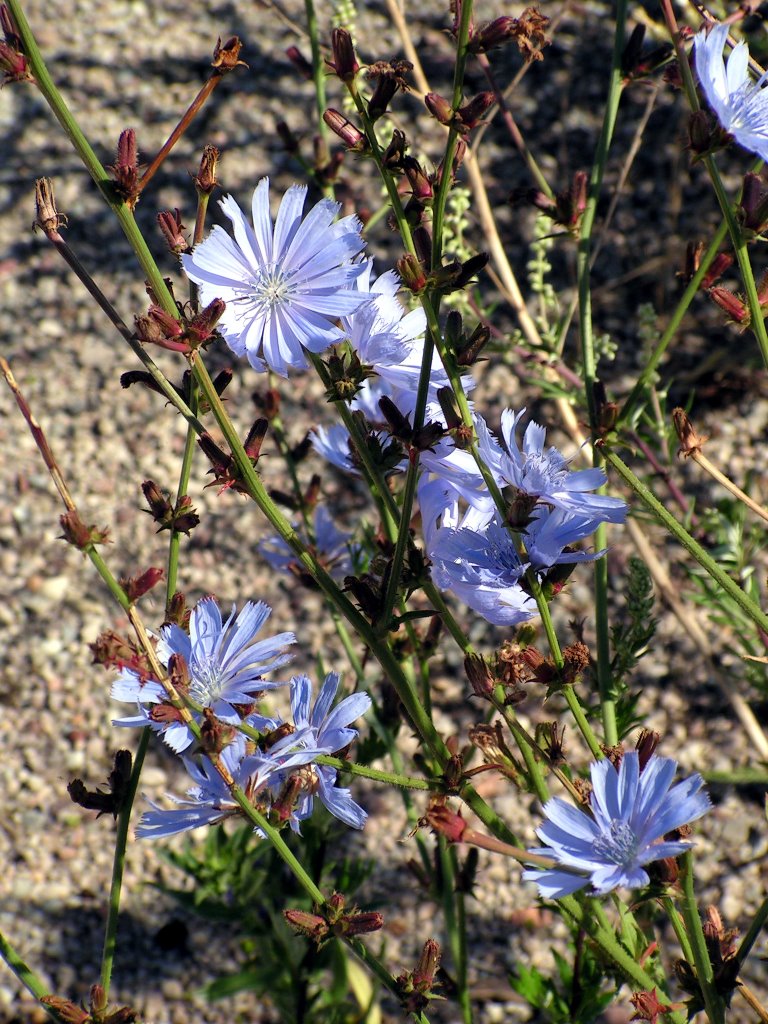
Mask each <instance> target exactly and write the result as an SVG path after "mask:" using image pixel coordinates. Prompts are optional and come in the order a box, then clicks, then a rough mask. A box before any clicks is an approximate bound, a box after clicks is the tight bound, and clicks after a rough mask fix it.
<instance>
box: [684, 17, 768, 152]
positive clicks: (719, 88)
mask: <svg viewBox="0 0 768 1024" xmlns="http://www.w3.org/2000/svg"><path fill="white" fill-rule="evenodd" d="M729 27H730V26H729V25H715V27H714V28H713V29H711V30H710V31H709V32H707V31H706V30H705V29H702V30H701V32H699V33H698V34H697V35H696V37H695V38H694V41H693V51H694V59H695V63H696V72H697V74H698V76H699V82H700V83H701V88H702V90H703V92H704V95H705V96H706V98H707V102H708V103H709V105H710V106H711V107H712V109H713V110H714V112H715V114H716V115H717V119H718V121H719V122H720V125H721V126H722V128H723V129H724V130H725V131H726V132H728V134H729V135H732V136H733V137H734V139H735V140H736V141H737V142H738V143H739V145H740V146H743V147H744V149H748V150H749V152H750V153H757V155H758V156H760V157H762V158H763V160H768V90H765V88H764V84H765V82H766V79H768V72H766V73H765V74H763V75H761V76H760V78H759V79H758V80H757V82H753V81H752V79H751V78H750V75H749V48H748V46H747V44H746V43H745V42H744V40H743V39H742V40H741V42H739V43H737V44H736V45H735V46H734V48H733V49H732V50H731V53H730V55H729V57H728V61H727V62H726V61H725V60H724V59H723V47H724V46H725V43H726V40H727V39H728V30H729Z"/></svg>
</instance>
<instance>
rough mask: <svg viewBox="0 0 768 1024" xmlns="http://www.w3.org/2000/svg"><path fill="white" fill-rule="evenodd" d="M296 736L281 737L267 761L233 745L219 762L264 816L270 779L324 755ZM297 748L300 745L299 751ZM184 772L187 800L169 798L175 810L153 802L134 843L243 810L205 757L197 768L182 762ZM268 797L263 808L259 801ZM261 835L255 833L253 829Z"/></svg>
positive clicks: (212, 823)
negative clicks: (187, 780)
mask: <svg viewBox="0 0 768 1024" xmlns="http://www.w3.org/2000/svg"><path fill="white" fill-rule="evenodd" d="M302 739H303V737H302V736H301V735H300V734H292V735H290V736H285V737H283V738H282V739H281V740H279V741H278V742H277V743H275V744H274V746H273V747H272V748H271V750H270V751H269V756H268V757H266V756H264V755H261V754H255V755H249V756H245V755H244V753H243V750H242V748H240V747H238V746H237V745H236V744H231V745H230V746H228V747H225V748H224V750H223V751H222V753H221V755H220V757H221V759H222V762H223V764H224V765H225V767H226V768H227V769H228V771H229V773H230V775H231V776H232V778H233V779H234V780H235V782H236V783H237V784H238V785H239V786H240V787H241V789H243V790H244V791H245V792H246V793H247V794H248V797H249V799H250V800H251V801H252V802H254V803H255V804H256V805H257V806H260V808H261V809H262V810H264V811H265V812H267V811H268V809H269V802H270V794H269V791H268V783H269V781H270V778H271V776H273V775H274V774H275V773H277V772H279V771H281V770H283V769H290V768H295V767H297V766H298V765H303V764H306V763H307V762H309V761H311V760H312V758H313V757H316V756H317V755H318V754H319V753H323V751H319V750H315V749H313V748H312V747H311V746H309V745H308V744H303V743H301V740H302ZM297 743H301V745H300V746H297ZM182 761H183V762H184V766H185V768H186V769H187V771H188V772H189V775H190V777H191V779H192V781H193V782H194V785H193V786H191V787H190V788H189V789H188V790H187V795H186V797H175V796H173V795H172V794H168V798H169V799H170V800H171V801H172V802H173V803H174V804H176V805H177V806H176V808H175V809H170V810H164V809H163V808H161V807H158V806H157V804H155V803H153V802H152V801H151V800H150V801H149V803H150V804H151V806H152V810H151V811H145V812H144V814H143V815H142V816H141V820H140V821H139V824H138V826H137V828H136V836H137V838H138V839H163V838H165V837H167V836H173V835H176V834H178V833H179V832H189V831H191V830H192V829H195V828H200V827H201V826H203V825H215V824H218V822H220V821H224V819H225V818H231V817H236V816H237V815H242V813H243V812H242V810H241V808H240V806H239V805H238V804H236V803H235V801H234V800H233V799H232V795H231V794H230V792H229V789H228V788H227V785H226V783H225V782H224V780H223V779H222V778H221V776H220V775H219V773H218V772H217V771H216V768H215V767H214V766H213V763H212V762H211V761H210V759H209V758H207V757H202V758H201V759H200V765H199V766H198V764H197V763H196V762H195V761H193V760H192V759H191V758H188V757H184V758H182ZM265 793H266V797H267V800H266V803H265V802H264V799H263V796H264V794H265ZM254 831H256V832H257V833H258V834H259V835H262V833H261V832H260V830H259V829H255V830H254Z"/></svg>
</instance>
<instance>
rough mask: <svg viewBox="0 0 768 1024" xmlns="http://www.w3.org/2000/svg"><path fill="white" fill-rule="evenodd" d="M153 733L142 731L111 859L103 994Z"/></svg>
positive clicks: (111, 964) (112, 962)
mask: <svg viewBox="0 0 768 1024" xmlns="http://www.w3.org/2000/svg"><path fill="white" fill-rule="evenodd" d="M151 733H152V730H151V729H149V728H145V729H142V731H141V739H140V740H139V746H138V748H137V750H136V756H135V757H134V759H133V769H132V771H131V779H130V783H129V786H128V792H127V794H126V797H125V803H124V804H123V806H122V807H121V809H120V813H119V815H118V818H117V832H116V835H115V852H114V855H113V858H112V882H111V884H110V887H109V908H108V911H107V923H106V926H105V928H104V946H103V948H102V954H101V985H102V988H103V989H104V992H105V993H106V994H107V995H109V986H110V983H111V980H112V966H113V964H114V959H115V948H116V945H117V925H118V917H119V913H120V894H121V891H122V886H123V871H124V868H125V850H126V846H127V844H128V827H129V825H130V823H131V811H132V810H133V804H134V801H135V799H136V791H137V789H138V787H139V777H140V776H141V769H142V767H143V765H144V758H145V756H146V753H147V748H148V746H149V737H150V735H151Z"/></svg>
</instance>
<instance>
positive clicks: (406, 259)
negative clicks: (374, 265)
mask: <svg viewBox="0 0 768 1024" xmlns="http://www.w3.org/2000/svg"><path fill="white" fill-rule="evenodd" d="M395 269H396V270H397V273H398V276H399V278H400V280H401V281H402V284H403V287H404V288H407V289H408V290H409V291H411V292H413V294H414V295H418V294H419V292H423V291H424V289H425V288H426V287H427V275H426V274H425V273H424V269H423V267H422V265H421V263H420V262H419V260H417V259H416V257H415V256H413V255H412V254H411V253H406V254H405V256H401V257H400V259H399V260H398V261H397V263H396V264H395Z"/></svg>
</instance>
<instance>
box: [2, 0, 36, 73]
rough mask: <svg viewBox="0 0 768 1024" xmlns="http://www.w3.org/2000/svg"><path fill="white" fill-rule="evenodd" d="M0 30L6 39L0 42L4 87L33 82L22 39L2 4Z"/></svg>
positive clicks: (5, 6)
mask: <svg viewBox="0 0 768 1024" xmlns="http://www.w3.org/2000/svg"><path fill="white" fill-rule="evenodd" d="M0 29H2V33H3V36H4V38H5V41H4V42H0V71H2V73H3V85H5V84H6V83H7V82H23V81H28V82H31V81H32V75H31V74H30V72H29V68H28V66H27V58H26V56H25V55H24V52H23V49H22V44H21V38H20V36H19V34H18V32H17V30H16V25H15V24H14V21H13V18H12V17H11V12H10V11H9V10H8V7H7V5H6V4H0Z"/></svg>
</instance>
